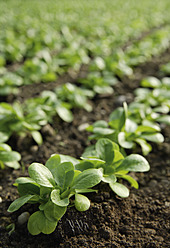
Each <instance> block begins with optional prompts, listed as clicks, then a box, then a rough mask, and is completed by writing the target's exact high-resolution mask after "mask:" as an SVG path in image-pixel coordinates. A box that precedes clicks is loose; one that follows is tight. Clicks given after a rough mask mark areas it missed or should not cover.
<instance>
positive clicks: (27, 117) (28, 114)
mask: <svg viewBox="0 0 170 248" xmlns="http://www.w3.org/2000/svg"><path fill="white" fill-rule="evenodd" d="M0 120H1V122H0V132H3V133H6V134H8V137H10V136H11V135H12V134H13V133H16V134H18V135H20V136H23V137H24V136H26V135H27V134H31V135H32V137H33V139H34V140H35V141H36V142H37V144H39V145H40V144H42V137H41V134H40V132H39V131H38V130H40V129H41V126H42V125H45V124H46V123H47V116H46V114H45V112H43V111H38V110H37V109H26V106H25V105H21V104H20V103H19V102H15V103H13V104H12V105H10V104H8V103H1V104H0Z"/></svg>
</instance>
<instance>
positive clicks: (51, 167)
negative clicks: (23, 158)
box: [8, 155, 102, 235]
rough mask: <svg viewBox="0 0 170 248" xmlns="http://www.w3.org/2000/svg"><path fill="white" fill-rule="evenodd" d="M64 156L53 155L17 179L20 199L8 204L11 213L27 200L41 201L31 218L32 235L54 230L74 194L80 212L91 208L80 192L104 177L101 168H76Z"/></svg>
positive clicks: (32, 165) (29, 222)
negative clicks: (44, 162)
mask: <svg viewBox="0 0 170 248" xmlns="http://www.w3.org/2000/svg"><path fill="white" fill-rule="evenodd" d="M63 158H64V155H62V157H60V155H53V156H51V158H49V159H48V161H47V162H46V165H45V166H44V165H42V164H39V163H33V164H31V165H30V167H29V169H28V172H29V176H30V177H29V178H26V177H20V178H18V179H17V180H16V182H15V185H16V186H17V187H18V192H19V194H20V198H18V199H16V200H15V201H14V202H13V203H12V204H11V205H10V206H9V208H8V211H9V212H14V211H16V210H18V209H19V208H20V207H21V206H23V205H24V204H25V203H39V211H36V212H35V213H33V214H32V215H31V216H30V218H29V221H28V230H29V232H30V233H31V234H32V235H37V234H39V233H41V232H42V233H45V234H49V233H51V232H53V231H54V230H55V228H56V226H57V223H58V221H59V220H60V219H61V218H62V216H63V215H64V214H65V212H66V209H67V206H68V205H69V203H70V201H71V202H72V201H73V200H72V197H73V196H75V201H74V204H75V207H76V209H77V210H78V211H85V210H87V209H89V207H90V201H89V200H88V198H87V197H85V196H84V195H82V194H80V193H86V192H87V193H89V192H93V190H91V189H90V188H91V187H94V186H95V185H97V184H99V183H100V181H101V179H102V171H101V170H100V169H97V168H96V169H94V168H92V169H88V170H85V171H83V172H80V171H76V170H75V169H74V166H73V164H72V163H71V162H62V160H63ZM66 160H68V156H66ZM73 160H74V159H73ZM77 163H78V160H77Z"/></svg>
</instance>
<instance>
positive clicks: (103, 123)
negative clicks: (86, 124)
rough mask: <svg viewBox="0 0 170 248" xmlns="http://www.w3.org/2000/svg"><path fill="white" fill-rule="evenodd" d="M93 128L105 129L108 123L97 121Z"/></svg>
mask: <svg viewBox="0 0 170 248" xmlns="http://www.w3.org/2000/svg"><path fill="white" fill-rule="evenodd" d="M93 127H103V128H107V127H108V123H107V122H106V121H103V120H99V121H96V122H95V123H93ZM87 131H88V128H87Z"/></svg>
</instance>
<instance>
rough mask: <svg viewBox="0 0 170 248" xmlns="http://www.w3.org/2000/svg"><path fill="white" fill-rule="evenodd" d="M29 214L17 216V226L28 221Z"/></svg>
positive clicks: (24, 213)
mask: <svg viewBox="0 0 170 248" xmlns="http://www.w3.org/2000/svg"><path fill="white" fill-rule="evenodd" d="M29 217H30V214H29V213H28V212H23V213H22V214H21V215H19V216H18V224H19V225H23V224H24V223H26V222H27V220H28V219H29Z"/></svg>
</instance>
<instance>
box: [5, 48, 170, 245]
mask: <svg viewBox="0 0 170 248" xmlns="http://www.w3.org/2000/svg"><path fill="white" fill-rule="evenodd" d="M169 59H170V53H169V51H166V53H164V54H163V55H162V56H160V57H159V58H153V60H152V61H150V62H148V63H146V64H144V65H142V66H140V67H139V68H136V69H135V73H134V75H135V76H134V78H133V79H128V78H124V79H123V80H122V82H120V83H119V84H117V85H116V86H115V93H114V94H113V95H111V96H100V97H99V96H98V97H96V98H95V99H94V101H93V102H91V104H92V105H93V107H94V111H93V112H91V113H87V112H86V111H84V110H78V109H76V110H74V116H75V118H74V121H73V123H72V124H68V123H64V122H62V121H61V120H59V119H58V118H57V117H56V118H54V123H53V125H52V126H49V125H47V126H46V127H44V128H43V129H42V130H41V132H42V135H43V137H44V143H43V145H42V146H40V147H38V146H37V145H36V144H34V143H33V141H32V139H30V138H29V137H27V139H24V140H22V139H17V138H16V137H12V139H11V140H10V144H11V145H12V146H13V149H14V150H18V151H19V152H21V154H22V162H23V164H24V166H25V167H26V169H24V168H25V167H22V169H20V170H18V171H12V170H10V169H5V170H4V171H1V174H0V185H1V186H0V193H1V197H2V203H0V247H2V248H8V247H9V248H18V247H22V248H46V247H48V248H57V247H59V248H61V247H63V248H67V247H68V248H71V247H76V248H77V247H89V248H90V247H91V248H94V247H109V248H112V247H113V248H114V247H122V248H124V247H127V248H129V247H136V248H168V247H170V240H169V239H168V234H169V228H170V226H169V224H170V222H169V219H168V218H169V209H170V195H169V188H170V181H168V178H169V176H170V169H169V168H170V167H169V165H170V155H169V154H170V127H166V128H164V129H163V134H164V135H165V142H164V143H163V144H160V145H154V146H153V151H152V152H151V153H150V154H149V155H148V156H147V159H148V161H149V163H150V165H151V170H150V171H149V172H148V173H136V174H135V175H134V176H135V178H136V179H137V180H138V182H139V185H140V188H139V189H138V190H135V189H131V194H130V196H129V197H128V198H127V199H121V198H119V197H117V196H116V195H115V194H114V193H113V192H111V190H110V189H109V187H107V185H105V184H100V185H99V187H98V189H99V193H98V194H89V198H90V200H91V207H90V209H89V210H88V211H86V212H83V213H81V212H77V211H76V210H75V208H74V207H72V208H69V209H68V211H67V213H66V215H65V216H64V217H63V218H62V219H61V220H60V221H59V223H58V227H57V228H56V231H55V232H53V233H52V234H51V235H42V234H41V235H38V236H31V235H30V234H29V233H28V231H27V228H26V224H24V225H23V226H19V225H18V224H17V217H18V216H19V215H20V214H21V213H22V212H24V211H29V212H30V213H32V212H33V211H34V210H35V209H36V208H37V206H31V207H30V205H25V206H24V207H22V208H21V209H20V210H18V211H17V212H15V213H12V214H9V213H8V212H7V211H6V210H7V208H8V206H9V204H10V203H11V202H12V201H13V200H14V199H16V198H17V197H18V194H17V190H16V188H15V187H14V186H12V184H13V183H14V181H15V179H16V178H17V177H18V176H21V175H27V167H28V165H29V164H30V163H32V162H35V161H36V162H40V163H45V161H46V160H47V159H48V158H49V157H50V155H51V154H53V153H61V154H67V155H71V156H73V157H77V158H79V157H80V156H81V154H82V152H83V150H84V148H85V147H86V146H87V145H88V144H89V141H87V135H88V134H87V132H86V131H80V129H81V127H82V126H81V125H82V124H84V123H92V122H93V121H95V120H100V119H105V120H107V119H108V116H109V114H110V113H111V112H112V111H113V110H114V109H115V108H116V107H117V106H120V105H121V104H122V101H124V100H126V101H127V102H128V103H129V102H131V101H132V100H133V98H134V96H133V90H134V89H135V88H136V87H138V86H139V82H140V80H141V78H143V77H145V76H158V77H159V73H158V71H159V66H160V65H161V64H163V63H165V62H168V61H169ZM50 87H51V85H50V86H49V88H50ZM31 88H32V87H30V88H29V90H30V92H31ZM37 89H38V88H37ZM50 89H51V88H50ZM41 90H42V88H40V91H41ZM34 93H35V91H34V89H33V93H32V96H34ZM25 94H26V93H25ZM29 94H30V95H31V93H29ZM30 95H29V97H30ZM120 95H121V97H120ZM19 97H20V98H21V99H22V98H23V94H21V95H20V96H19ZM26 97H28V96H26ZM54 131H55V132H56V134H54ZM14 144H15V145H14ZM10 223H15V224H16V229H15V231H14V232H13V233H12V234H11V235H10V236H9V235H8V232H7V231H6V226H7V225H8V224H10Z"/></svg>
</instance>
